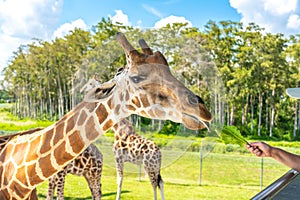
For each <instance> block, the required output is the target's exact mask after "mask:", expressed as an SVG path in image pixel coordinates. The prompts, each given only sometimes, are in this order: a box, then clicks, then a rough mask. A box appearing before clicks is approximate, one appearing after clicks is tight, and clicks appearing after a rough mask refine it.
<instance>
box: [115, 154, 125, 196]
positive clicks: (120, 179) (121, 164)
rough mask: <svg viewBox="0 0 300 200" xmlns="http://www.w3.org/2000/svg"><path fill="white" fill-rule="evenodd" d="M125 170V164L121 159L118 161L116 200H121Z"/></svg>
mask: <svg viewBox="0 0 300 200" xmlns="http://www.w3.org/2000/svg"><path fill="white" fill-rule="evenodd" d="M123 169H124V162H123V161H122V160H121V159H116V170H117V184H118V190H117V197H116V200H120V199H121V192H122V183H123Z"/></svg>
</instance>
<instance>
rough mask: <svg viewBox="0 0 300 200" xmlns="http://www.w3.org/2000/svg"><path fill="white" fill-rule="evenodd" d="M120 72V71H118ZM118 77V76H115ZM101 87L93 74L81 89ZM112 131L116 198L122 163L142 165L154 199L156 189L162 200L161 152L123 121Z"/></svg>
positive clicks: (119, 192) (120, 180)
mask: <svg viewBox="0 0 300 200" xmlns="http://www.w3.org/2000/svg"><path fill="white" fill-rule="evenodd" d="M119 71H120V70H119ZM117 75H118V74H117ZM99 85H101V83H100V81H99V79H98V76H97V75H96V74H95V75H94V77H93V78H91V79H90V80H89V81H88V82H87V83H86V84H85V85H84V86H83V87H82V89H81V92H86V91H89V90H91V89H92V88H94V87H96V86H99ZM112 130H113V131H114V137H115V141H114V144H113V152H114V155H115V161H116V171H117V176H118V177H117V184H118V190H117V196H116V199H117V200H119V199H121V191H122V183H123V172H124V163H125V162H130V163H133V164H138V165H140V164H143V166H144V169H145V172H146V173H147V175H148V176H149V179H150V182H151V184H152V188H153V194H154V199H157V191H156V189H157V187H159V189H160V193H161V199H162V200H163V199H164V190H163V180H162V178H161V175H160V167H161V157H162V156H161V152H160V150H159V148H158V147H157V145H156V144H155V143H154V142H152V141H151V140H149V139H146V138H143V137H141V136H140V135H138V134H137V133H136V132H135V130H134V127H133V126H132V124H131V123H130V122H129V121H128V120H126V119H123V120H122V121H121V122H119V123H117V124H116V125H114V126H113V127H112Z"/></svg>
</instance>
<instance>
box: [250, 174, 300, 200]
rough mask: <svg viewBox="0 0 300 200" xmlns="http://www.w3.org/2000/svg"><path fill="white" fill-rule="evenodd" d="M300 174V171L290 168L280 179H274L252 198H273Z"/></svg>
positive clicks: (260, 199) (256, 199)
mask: <svg viewBox="0 0 300 200" xmlns="http://www.w3.org/2000/svg"><path fill="white" fill-rule="evenodd" d="M298 175H299V172H298V171H296V170H293V169H291V170H289V171H288V172H287V173H285V174H284V175H283V176H281V177H280V178H279V179H277V180H276V181H274V182H273V183H272V184H271V185H269V186H268V187H266V188H265V189H264V190H262V191H261V192H259V193H258V194H257V195H255V196H254V197H252V198H251V200H264V199H272V198H273V197H274V196H276V194H277V193H279V192H280V191H281V190H282V189H284V188H285V187H286V186H287V185H288V184H289V183H291V182H292V181H293V180H294V178H296V177H297V176H298Z"/></svg>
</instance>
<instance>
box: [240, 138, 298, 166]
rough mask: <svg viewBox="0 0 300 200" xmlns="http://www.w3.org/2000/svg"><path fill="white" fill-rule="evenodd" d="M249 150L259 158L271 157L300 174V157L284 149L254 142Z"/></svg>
mask: <svg viewBox="0 0 300 200" xmlns="http://www.w3.org/2000/svg"><path fill="white" fill-rule="evenodd" d="M246 147H247V149H248V150H249V151H250V152H252V153H253V154H255V155H256V156H258V157H271V158H274V159H275V160H277V161H279V162H281V163H283V164H284V165H286V166H288V167H290V168H293V169H294V170H297V171H299V172H300V156H299V155H296V154H293V153H290V152H287V151H285V150H283V149H280V148H276V147H273V146H270V145H268V144H266V143H264V142H252V143H250V145H247V146H246Z"/></svg>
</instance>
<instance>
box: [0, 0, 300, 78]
mask: <svg viewBox="0 0 300 200" xmlns="http://www.w3.org/2000/svg"><path fill="white" fill-rule="evenodd" d="M298 1H299V0H209V1H208V0H149V1H146V0H0V44H1V45H0V71H2V69H3V68H4V67H6V66H7V65H8V63H9V60H11V58H12V56H13V51H16V50H17V48H18V47H19V46H20V45H22V44H28V43H31V42H32V38H38V39H42V40H47V41H51V40H53V39H54V38H55V37H63V36H64V35H65V34H67V33H68V32H69V31H70V30H72V29H74V28H75V27H78V28H82V29H85V30H89V29H90V28H91V26H93V25H96V24H97V23H98V22H99V21H100V20H101V18H103V17H104V18H107V17H111V19H112V20H113V22H116V21H118V22H122V23H124V24H125V25H131V26H138V27H141V28H147V29H148V28H153V27H161V26H164V25H166V24H167V23H172V22H187V23H188V24H189V25H190V26H193V27H198V28H199V29H200V30H202V29H203V26H204V25H205V24H206V23H207V22H208V21H209V20H213V21H221V20H231V21H240V22H243V23H244V24H248V23H249V22H254V23H256V24H258V25H259V26H261V27H264V28H265V29H266V31H267V32H271V33H284V34H286V35H288V34H295V33H300V6H299V2H298ZM0 79H1V78H0Z"/></svg>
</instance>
